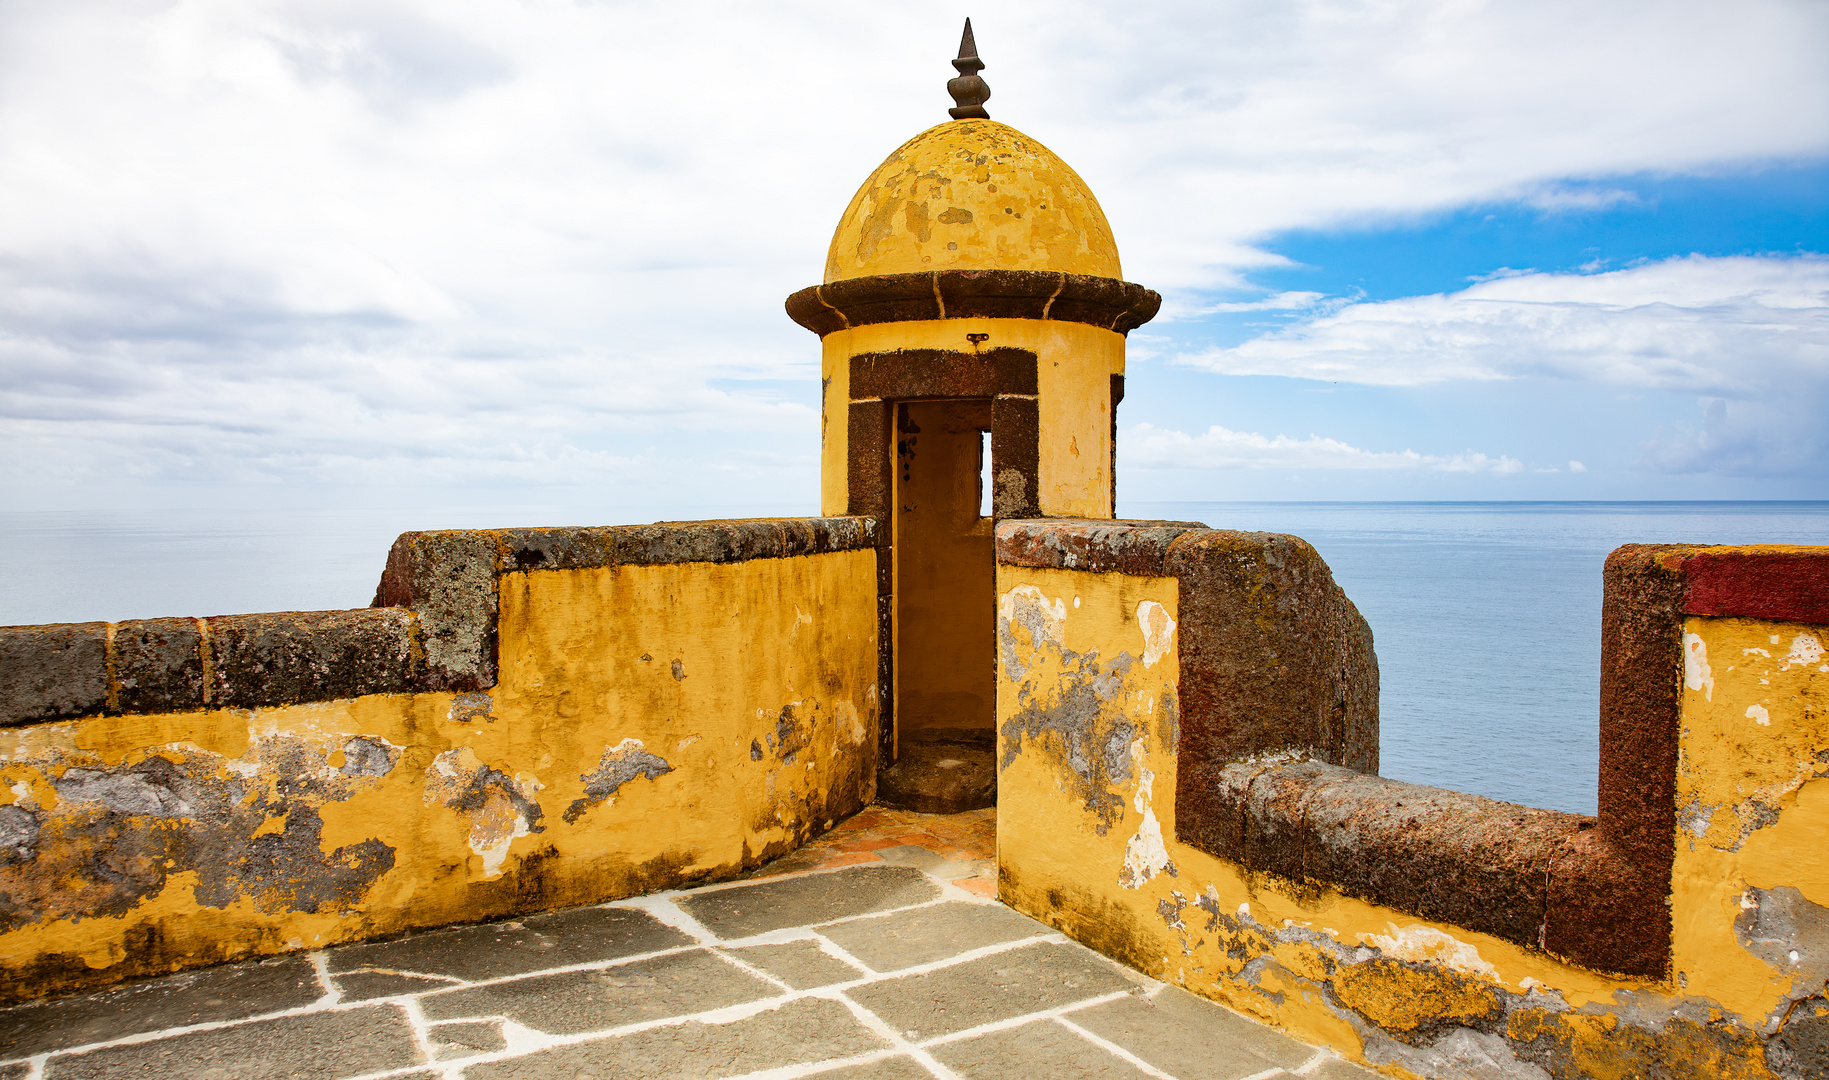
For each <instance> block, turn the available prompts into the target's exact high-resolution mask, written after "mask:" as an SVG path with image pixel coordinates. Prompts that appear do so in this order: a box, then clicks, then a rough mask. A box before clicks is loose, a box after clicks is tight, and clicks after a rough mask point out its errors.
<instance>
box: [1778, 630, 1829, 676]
mask: <svg viewBox="0 0 1829 1080" xmlns="http://www.w3.org/2000/svg"><path fill="white" fill-rule="evenodd" d="M1822 658H1823V643H1822V642H1821V641H1818V640H1817V639H1816V635H1815V634H1798V635H1797V636H1796V637H1793V638H1792V639H1791V651H1790V652H1788V653H1786V654H1785V656H1784V658H1783V659H1781V660H1779V661H1778V670H1780V671H1788V670H1790V668H1791V666H1792V665H1793V664H1796V665H1799V666H1802V667H1808V666H1810V665H1811V664H1814V663H1816V662H1818V661H1820V660H1821V659H1822Z"/></svg>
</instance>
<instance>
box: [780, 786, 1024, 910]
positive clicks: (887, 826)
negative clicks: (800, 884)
mask: <svg viewBox="0 0 1829 1080" xmlns="http://www.w3.org/2000/svg"><path fill="white" fill-rule="evenodd" d="M865 863H897V864H900V865H903V866H913V867H916V868H918V869H920V870H923V871H925V872H926V873H928V874H930V875H932V876H934V877H937V878H939V879H941V880H943V881H951V882H952V883H953V884H955V885H957V886H959V887H960V888H961V889H964V890H965V891H966V892H969V893H972V894H974V895H977V896H983V897H987V898H988V897H994V896H996V895H997V808H996V807H986V808H985V809H983V810H968V811H966V812H965V813H963V814H917V813H915V812H914V811H912V810H891V809H889V808H888V807H886V806H870V807H866V808H865V809H864V810H862V811H861V812H859V813H858V814H857V815H856V816H854V817H851V818H848V819H846V820H845V821H842V822H840V823H839V824H838V825H837V826H836V827H834V828H833V829H832V831H831V832H828V833H826V834H825V835H824V836H822V837H820V838H819V839H817V840H815V841H813V842H812V843H810V844H808V845H807V846H805V847H803V848H801V849H799V850H798V851H795V852H793V853H792V854H789V855H783V856H782V857H781V858H779V859H776V860H775V861H774V862H771V863H768V864H766V865H764V866H760V867H758V868H756V869H755V870H753V871H751V872H750V873H749V874H748V875H746V876H747V877H751V878H762V877H773V876H775V875H777V874H792V873H799V872H801V871H803V870H831V869H834V868H836V867H840V866H857V865H860V864H865Z"/></svg>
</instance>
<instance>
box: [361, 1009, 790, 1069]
mask: <svg viewBox="0 0 1829 1080" xmlns="http://www.w3.org/2000/svg"><path fill="white" fill-rule="evenodd" d="M815 996H822V995H818V994H815V993H814V992H811V991H796V992H794V993H790V994H783V995H778V996H776V997H770V998H759V999H757V1000H755V1001H744V1002H739V1003H738V1004H735V1005H725V1006H722V1007H721V1008H716V1009H707V1010H705V1011H703V1012H696V1013H686V1014H682V1015H679V1016H665V1017H661V1018H659V1019H655V1020H642V1021H639V1022H637V1023H633V1024H624V1025H622V1026H621V1027H613V1028H603V1029H600V1030H596V1031H579V1032H573V1033H571V1034H566V1035H548V1034H545V1033H544V1032H536V1031H533V1029H531V1028H525V1029H524V1030H526V1031H528V1032H530V1033H532V1034H534V1035H536V1036H538V1038H537V1039H534V1040H530V1041H531V1042H533V1043H534V1045H532V1046H528V1045H527V1044H525V1043H523V1044H522V1045H521V1046H519V1047H513V1046H511V1047H510V1048H509V1049H506V1050H496V1051H492V1052H490V1053H487V1054H478V1055H476V1056H475V1057H467V1058H462V1059H459V1061H458V1062H455V1063H454V1064H455V1065H457V1066H460V1067H461V1068H465V1069H467V1068H470V1067H471V1066H474V1065H482V1064H486V1063H489V1062H495V1061H511V1060H515V1059H518V1058H522V1057H526V1056H527V1055H529V1054H533V1053H537V1052H539V1051H541V1050H549V1049H553V1048H555V1047H561V1046H575V1045H577V1044H578V1043H586V1042H599V1041H608V1040H611V1039H620V1038H622V1037H624V1036H626V1035H636V1034H640V1033H641V1032H644V1031H652V1030H654V1029H655V1028H664V1027H678V1026H681V1025H684V1024H690V1023H700V1024H707V1025H713V1026H721V1025H724V1024H732V1023H735V1022H737V1021H739V1020H747V1019H749V1018H750V1017H752V1016H759V1015H761V1014H762V1013H765V1012H770V1011H773V1010H775V1009H779V1008H781V1007H782V1006H784V1005H790V1004H792V1003H793V1002H795V1001H799V1000H801V999H803V998H808V997H815ZM453 1019H456V1018H453ZM463 1019H468V1018H467V1017H465V1018H463ZM447 1022H449V1021H440V1023H447ZM517 1026H519V1025H517ZM425 1067H426V1066H424V1065H416V1066H413V1067H412V1068H409V1069H389V1070H387V1071H385V1072H374V1073H363V1074H362V1075H361V1076H357V1077H351V1078H350V1080H382V1078H384V1077H389V1076H398V1075H401V1074H403V1073H407V1072H411V1071H412V1069H423V1068H425Z"/></svg>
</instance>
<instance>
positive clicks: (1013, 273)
mask: <svg viewBox="0 0 1829 1080" xmlns="http://www.w3.org/2000/svg"><path fill="white" fill-rule="evenodd" d="M786 306H787V313H788V317H789V318H791V319H793V320H794V321H795V322H797V323H799V324H800V325H802V326H804V327H806V328H807V329H808V330H811V331H813V332H814V333H815V334H818V335H819V336H820V337H822V338H823V337H825V336H826V335H827V334H830V333H832V332H834V331H836V330H844V329H848V328H850V327H853V326H872V325H875V324H877V323H891V322H926V321H932V320H937V319H977V318H983V319H1052V320H1056V321H1060V322H1077V323H1085V324H1086V325H1088V326H1098V327H1102V328H1104V329H1106V330H1112V331H1115V332H1117V333H1119V334H1128V333H1130V332H1131V331H1132V330H1135V329H1136V328H1137V327H1139V326H1142V325H1143V324H1144V323H1146V322H1149V321H1150V320H1151V319H1153V318H1155V317H1156V312H1157V311H1158V310H1159V309H1160V308H1161V307H1162V297H1161V296H1160V295H1158V294H1157V293H1156V292H1155V291H1154V290H1152V289H1146V288H1144V287H1143V286H1141V285H1138V284H1135V283H1133V282H1129V281H1119V280H1118V279H1116V278H1104V277H1092V276H1089V275H1086V274H1067V273H1059V272H1051V271H1043V270H936V271H933V272H930V273H922V274H883V275H879V276H876V277H862V278H848V279H845V280H842V281H833V282H829V283H827V284H824V285H812V286H809V287H807V288H804V289H801V290H800V291H799V292H796V293H794V294H793V295H792V296H789V297H788V298H787V305H786Z"/></svg>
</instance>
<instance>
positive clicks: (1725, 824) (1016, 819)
mask: <svg viewBox="0 0 1829 1080" xmlns="http://www.w3.org/2000/svg"><path fill="white" fill-rule="evenodd" d="M1177 590H1178V584H1177V582H1176V581H1175V580H1174V579H1172V578H1137V577H1128V576H1125V575H1121V574H1093V573H1080V572H1073V571H1062V570H1046V569H1034V568H1027V567H1014V566H1001V565H1000V566H999V567H998V585H997V592H998V597H999V612H998V619H999V634H1000V638H999V656H998V702H997V715H998V724H999V728H1000V736H999V738H1000V747H999V755H1000V759H1003V760H1009V762H1010V763H1009V765H1008V766H1007V767H1005V768H1004V769H1003V770H1002V772H1001V773H1000V774H999V778H998V807H997V809H998V830H997V858H998V867H999V874H1000V895H1001V896H1002V898H1003V899H1004V901H1005V902H1006V903H1009V904H1010V905H1011V906H1013V907H1015V908H1016V909H1017V910H1019V911H1022V912H1025V913H1026V914H1029V915H1032V916H1034V917H1036V918H1039V919H1042V920H1044V921H1046V922H1049V923H1051V924H1053V925H1055V926H1057V927H1059V928H1060V929H1061V930H1063V931H1064V932H1066V933H1067V934H1069V935H1071V936H1073V937H1074V938H1076V939H1078V940H1080V941H1082V942H1085V943H1086V944H1087V945H1089V946H1091V947H1093V948H1095V949H1098V950H1100V951H1101V952H1105V953H1107V954H1109V955H1112V956H1115V957H1118V958H1120V959H1123V960H1125V961H1126V962H1128V963H1130V964H1132V965H1134V966H1136V967H1137V968H1139V969H1140V970H1142V971H1144V972H1146V973H1148V974H1150V975H1153V976H1155V977H1157V978H1160V979H1164V980H1166V981H1169V982H1172V983H1175V984H1177V985H1180V986H1184V987H1186V988H1187V989H1189V990H1192V991H1195V992H1197V993H1200V994H1202V995H1205V996H1207V997H1209V998H1212V999H1214V1000H1217V1001H1220V1002H1222V1003H1224V1004H1226V1005H1229V1006H1231V1007H1232V1008H1235V1009H1238V1010H1239V1011H1241V1012H1244V1013H1247V1014H1249V1015H1251V1016H1254V1017H1257V1018H1259V1019H1261V1020H1264V1021H1267V1022H1269V1023H1272V1024H1275V1025H1278V1026H1280V1027H1282V1028H1285V1029H1287V1030H1289V1031H1291V1032H1292V1033H1294V1034H1296V1035H1298V1036H1300V1037H1302V1038H1305V1039H1309V1040H1312V1041H1318V1042H1323V1043H1326V1044H1329V1045H1332V1046H1334V1047H1336V1048H1337V1049H1339V1050H1340V1051H1342V1052H1343V1053H1345V1054H1347V1055H1348V1056H1350V1057H1353V1058H1356V1059H1358V1060H1361V1061H1366V1062H1368V1063H1371V1064H1373V1065H1375V1066H1377V1067H1379V1068H1380V1069H1382V1070H1383V1071H1385V1072H1388V1073H1389V1074H1391V1075H1394V1076H1442V1077H1460V1076H1466V1075H1486V1073H1481V1072H1479V1071H1477V1070H1478V1069H1479V1068H1496V1066H1481V1065H1480V1064H1479V1061H1478V1060H1477V1059H1479V1058H1480V1056H1481V1055H1486V1056H1487V1057H1489V1058H1490V1059H1491V1060H1492V1061H1495V1062H1502V1063H1503V1062H1509V1063H1510V1067H1514V1068H1515V1067H1518V1066H1519V1064H1520V1063H1519V1062H1518V1061H1516V1060H1515V1058H1514V1055H1516V1054H1517V1053H1519V1052H1520V1048H1524V1047H1532V1048H1534V1050H1533V1051H1532V1052H1534V1053H1537V1054H1538V1057H1537V1058H1535V1059H1532V1060H1536V1061H1538V1062H1539V1063H1548V1064H1550V1065H1552V1066H1553V1073H1554V1075H1557V1076H1592V1077H1601V1078H1620V1080H1624V1078H1627V1077H1642V1076H1648V1075H1657V1076H1665V1077H1684V1078H1695V1080H1703V1078H1716V1077H1768V1076H1771V1075H1773V1073H1771V1072H1770V1071H1769V1070H1768V1069H1767V1067H1766V1064H1765V1060H1766V1059H1765V1056H1764V1049H1763V1044H1762V1043H1761V1042H1760V1041H1759V1039H1758V1038H1757V1033H1758V1031H1759V1030H1760V1029H1761V1028H1762V1027H1764V1026H1765V1025H1767V1024H1768V1021H1769V1020H1770V1019H1771V1018H1772V1016H1773V1015H1774V1014H1776V1013H1778V1012H1779V1011H1781V1010H1782V1009H1783V1008H1784V1007H1785V1004H1786V1002H1788V1001H1789V1000H1790V998H1791V997H1802V996H1806V995H1807V994H1808V993H1809V992H1810V988H1811V986H1814V987H1815V988H1816V992H1818V993H1820V992H1821V987H1822V979H1823V978H1824V977H1825V975H1826V974H1829V972H1825V970H1824V967H1825V965H1826V964H1829V939H1820V938H1810V937H1809V935H1808V934H1807V933H1806V934H1804V935H1803V937H1802V938H1800V939H1799V942H1798V943H1799V944H1801V949H1800V956H1801V959H1802V960H1803V961H1804V962H1803V963H1792V964H1790V965H1789V966H1790V967H1791V968H1793V969H1794V970H1792V971H1786V970H1781V967H1783V966H1784V965H1778V966H1775V965H1774V964H1772V963H1769V962H1767V961H1766V960H1762V959H1760V957H1759V956H1757V955H1755V953H1754V952H1753V951H1751V950H1749V948H1748V947H1747V946H1746V945H1745V944H1743V942H1742V940H1741V939H1739V938H1737V937H1736V933H1735V930H1734V923H1735V919H1736V918H1737V917H1741V916H1743V914H1744V912H1745V910H1746V909H1745V908H1744V906H1743V905H1744V903H1745V899H1746V896H1747V893H1746V890H1747V888H1748V887H1758V888H1762V889H1776V888H1779V887H1790V888H1795V889H1797V890H1799V891H1800V892H1801V894H1802V895H1803V897H1804V898H1806V899H1807V900H1808V901H1809V902H1810V903H1813V904H1817V905H1829V891H1826V890H1829V855H1826V854H1825V852H1826V851H1829V843H1825V841H1824V837H1829V817H1825V815H1826V814H1829V782H1826V781H1825V779H1824V775H1825V773H1826V772H1829V716H1825V713H1824V710H1823V707H1822V694H1823V690H1824V687H1825V686H1829V682H1825V679H1826V678H1829V674H1826V673H1829V666H1826V665H1825V662H1824V660H1823V659H1822V658H1821V657H1820V655H1819V652H1818V651H1817V650H1818V649H1819V648H1820V645H1821V643H1822V642H1823V641H1825V640H1829V638H1826V636H1825V634H1824V631H1823V629H1822V628H1811V627H1798V626H1782V625H1779V624H1770V623H1762V622H1754V621H1749V620H1738V619H1692V620H1690V622H1689V624H1688V630H1689V632H1690V633H1691V634H1693V635H1695V637H1696V638H1697V639H1698V640H1700V641H1701V642H1702V643H1703V648H1704V649H1705V650H1706V654H1707V657H1708V662H1709V665H1710V667H1709V669H1708V670H1709V672H1710V673H1712V674H1711V677H1712V690H1711V689H1710V688H1709V687H1710V684H1709V683H1708V682H1707V681H1706V680H1705V679H1697V678H1692V680H1691V681H1692V683H1694V684H1695V685H1692V686H1690V687H1689V688H1688V689H1686V691H1685V693H1684V705H1683V726H1684V737H1683V743H1682V746H1683V762H1684V764H1683V776H1682V782H1681V788H1680V789H1681V791H1682V792H1683V795H1682V799H1683V800H1691V799H1694V800H1698V802H1697V805H1699V806H1708V807H1715V808H1716V809H1715V810H1714V811H1713V814H1712V816H1711V817H1709V818H1708V821H1709V826H1708V827H1707V828H1706V829H1705V830H1703V831H1702V832H1701V833H1700V834H1699V835H1698V834H1695V832H1694V829H1693V828H1691V829H1690V830H1689V831H1688V832H1687V833H1686V834H1685V835H1684V836H1683V837H1682V838H1681V839H1680V841H1679V844H1678V852H1677V861H1676V868H1675V875H1676V886H1675V897H1674V908H1673V916H1674V918H1675V926H1676V931H1675V935H1676V936H1675V943H1674V952H1675V958H1676V964H1675V967H1676V969H1677V970H1678V971H1681V972H1683V975H1682V977H1681V980H1680V981H1678V979H1677V978H1675V977H1673V979H1672V980H1671V982H1670V983H1668V984H1661V983H1650V982H1641V981H1634V980H1622V979H1618V978H1613V977H1609V976H1605V975H1602V974H1599V973H1596V972H1592V971H1588V970H1584V969H1581V968H1578V967H1574V966H1571V965H1568V964H1564V963H1561V962H1559V961H1558V960H1556V959H1555V958H1554V957H1551V956H1549V955H1546V954H1544V953H1542V952H1539V951H1537V950H1534V949H1529V948H1525V947H1522V946H1519V945H1515V944H1512V943H1510V942H1506V941H1503V940H1499V939H1496V938H1493V937H1490V936H1488V935H1484V934H1479V933H1474V932H1470V931H1467V930H1464V929H1461V928H1459V927H1455V926H1452V925H1443V924H1434V923H1429V922H1427V921H1424V920H1420V919H1417V918H1415V917H1413V916H1410V915H1407V914H1405V913H1403V912H1401V911H1397V910H1394V909H1390V908H1385V907H1382V906H1379V905H1376V904H1370V903H1366V902H1363V901H1359V900H1355V899H1352V898H1350V897H1345V896H1342V895H1340V894H1339V893H1336V892H1334V891H1333V890H1331V889H1329V888H1327V887H1326V886H1325V885H1324V884H1320V883H1315V882H1291V881H1287V880H1283V879H1277V878H1273V877H1270V876H1267V875H1261V874H1253V873H1250V872H1246V871H1244V870H1243V869H1242V868H1240V867H1239V866H1237V865H1236V864H1233V863H1231V862H1228V861H1226V860H1222V859H1218V858H1214V857H1213V856H1210V855H1208V854H1206V853H1204V852H1202V851H1199V850H1197V849H1194V848H1191V847H1189V846H1187V845H1184V844H1180V843H1178V842H1177V841H1176V840H1175V839H1174V836H1175V818H1174V792H1175V783H1176V757H1175V754H1174V751H1173V747H1174V744H1175V739H1176V735H1175V724H1176V710H1175V704H1174V691H1175V686H1176V680H1177V653H1176V641H1175V637H1174V631H1173V629H1172V620H1173V619H1174V618H1175V616H1176V611H1177V602H1178V595H1177ZM1152 604H1153V605H1159V607H1157V608H1152V607H1150V605H1152ZM1812 643H1814V644H1812ZM1758 650H1764V652H1765V654H1766V655H1761V654H1760V653H1759V652H1758ZM1692 651H1693V652H1699V651H1700V650H1692ZM1152 656H1153V658H1154V662H1153V663H1151V662H1149V661H1150V660H1151V659H1152ZM1783 657H1793V658H1800V659H1801V661H1802V662H1800V659H1791V660H1785V659H1782V658H1783ZM1693 674H1694V673H1693V671H1692V675H1693ZM1088 689H1090V690H1091V691H1092V692H1091V693H1088V692H1087V691H1088ZM1711 693H1712V698H1711V697H1710V694H1711ZM1088 701H1096V703H1097V705H1096V708H1088V707H1087V706H1086V703H1087V702H1088ZM1753 706H1758V707H1759V708H1761V709H1763V710H1765V716H1766V718H1767V720H1768V721H1769V722H1768V723H1760V722H1759V719H1758V714H1752V715H1749V713H1750V711H1751V710H1752V708H1753ZM1748 799H1760V800H1763V801H1764V803H1765V804H1766V806H1767V807H1768V809H1769V812H1767V811H1760V812H1753V811H1745V812H1741V813H1739V814H1737V813H1736V812H1735V808H1736V807H1738V806H1740V805H1741V804H1742V803H1744V801H1745V800H1748ZM1686 820H1689V821H1690V822H1691V823H1692V824H1693V823H1694V822H1695V821H1697V820H1699V819H1698V818H1697V817H1696V815H1695V814H1694V813H1693V812H1691V813H1689V816H1688V818H1687V819H1686ZM1741 821H1763V822H1767V824H1764V825H1763V826H1762V827H1759V828H1757V829H1754V830H1752V831H1751V832H1750V833H1749V834H1748V836H1747V838H1746V840H1745V842H1744V843H1743V844H1740V846H1739V847H1738V850H1728V849H1727V848H1728V847H1731V846H1732V845H1733V844H1734V843H1735V842H1738V841H1739V830H1740V825H1739V824H1738V822H1741ZM1692 843H1693V847H1692ZM1724 845H1725V846H1724ZM1803 910H1804V911H1805V915H1806V918H1807V917H1809V912H1808V910H1807V909H1803ZM1743 921H1744V920H1743ZM1826 929H1829V927H1826ZM1768 951H1770V950H1769V949H1768ZM1805 969H1807V970H1805ZM1811 979H1814V980H1815V981H1814V983H1812V982H1811V981H1810V980H1811ZM1802 1007H1806V1008H1807V1007H1809V1006H1808V1004H1807V1003H1806V1005H1805V1006H1802ZM1442 1024H1446V1027H1442V1028H1436V1029H1435V1030H1436V1031H1437V1032H1438V1034H1437V1035H1431V1036H1429V1037H1428V1038H1424V1037H1422V1035H1420V1034H1419V1033H1421V1032H1426V1031H1429V1030H1430V1026H1431V1025H1442ZM1457 1027H1458V1028H1460V1029H1461V1030H1460V1032H1459V1033H1458V1034H1457V1035H1456V1037H1455V1039H1454V1040H1447V1041H1437V1039H1438V1037H1439V1032H1442V1031H1448V1030H1452V1029H1454V1028H1457ZM1490 1074H1491V1075H1502V1074H1501V1073H1499V1072H1497V1071H1492V1072H1491V1073H1490ZM1519 1075H1542V1074H1540V1073H1537V1074H1533V1073H1529V1072H1523V1073H1519Z"/></svg>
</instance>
